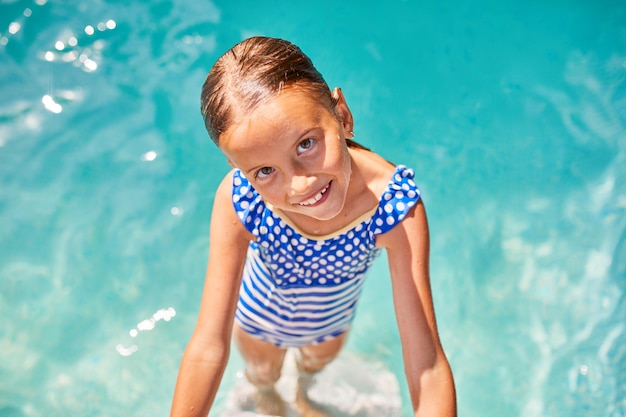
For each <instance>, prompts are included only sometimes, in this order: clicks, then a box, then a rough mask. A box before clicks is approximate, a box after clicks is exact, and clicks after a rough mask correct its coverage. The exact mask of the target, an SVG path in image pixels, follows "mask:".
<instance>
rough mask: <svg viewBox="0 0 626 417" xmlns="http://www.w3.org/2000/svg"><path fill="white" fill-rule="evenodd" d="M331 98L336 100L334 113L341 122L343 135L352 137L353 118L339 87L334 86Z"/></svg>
mask: <svg viewBox="0 0 626 417" xmlns="http://www.w3.org/2000/svg"><path fill="white" fill-rule="evenodd" d="M333 98H334V99H335V101H336V102H337V104H335V114H336V115H337V118H338V119H339V121H340V122H341V126H342V127H343V132H344V136H345V137H348V138H352V137H353V136H354V133H352V131H353V130H354V119H352V112H350V108H349V107H348V103H346V98H345V97H344V96H343V92H342V91H341V88H339V87H335V89H334V90H333Z"/></svg>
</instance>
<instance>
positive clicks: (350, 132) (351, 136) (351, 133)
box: [348, 130, 354, 139]
mask: <svg viewBox="0 0 626 417" xmlns="http://www.w3.org/2000/svg"><path fill="white" fill-rule="evenodd" d="M348 134H349V135H350V139H352V138H353V137H354V130H351V131H349V132H348Z"/></svg>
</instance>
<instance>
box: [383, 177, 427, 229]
mask: <svg viewBox="0 0 626 417" xmlns="http://www.w3.org/2000/svg"><path fill="white" fill-rule="evenodd" d="M414 176H415V173H414V172H413V170H412V169H410V168H407V167H406V166H404V165H398V166H397V167H396V171H395V172H394V174H393V176H392V177H391V180H390V181H389V184H387V188H386V189H385V191H384V192H383V195H382V198H381V199H380V202H379V204H378V210H376V213H375V214H374V216H372V223H371V228H372V229H371V231H372V233H373V234H374V235H380V234H383V233H385V232H388V231H389V230H391V229H392V228H393V227H394V226H395V225H397V224H398V223H400V222H401V221H402V220H403V219H404V218H405V217H406V215H407V214H408V213H409V211H410V210H411V208H412V207H413V206H415V205H416V204H417V202H418V201H419V199H420V190H419V188H418V187H417V185H415V182H414V181H413V177H414Z"/></svg>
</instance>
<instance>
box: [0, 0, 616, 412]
mask: <svg viewBox="0 0 626 417" xmlns="http://www.w3.org/2000/svg"><path fill="white" fill-rule="evenodd" d="M546 3H549V4H546ZM625 22H626V6H625V5H624V3H623V2H619V1H595V2H592V1H582V0H579V1H564V0H561V1H551V2H539V1H534V0H531V1H526V2H511V1H495V0H488V1H484V2H480V3H478V2H462V1H459V0H456V1H453V0H442V1H436V2H435V1H426V2H416V1H408V0H407V1H390V2H385V3H380V4H376V5H374V4H373V2H371V3H367V2H365V3H364V2H357V1H344V2H340V3H338V2H331V1H322V2H308V3H306V4H303V5H302V6H295V5H292V4H287V3H284V2H253V1H246V2H239V1H230V2H227V1H221V2H215V3H211V2H206V1H192V0H176V1H154V2H142V1H130V2H121V1H113V0H111V1H84V2H80V1H76V0H67V1H54V0H37V1H19V0H18V1H6V0H5V1H0V75H1V76H0V315H1V316H2V321H1V322H2V324H1V325H0V352H1V355H0V356H1V358H2V359H1V360H0V416H2V417H16V416H68V415H72V416H116V415H134V416H148V415H150V416H165V415H167V414H168V410H169V405H170V401H171V394H172V391H173V387H174V383H175V378H176V373H177V368H178V362H179V360H180V356H181V354H182V351H183V349H184V346H185V345H186V342H187V339H188V337H189V335H190V334H191V331H192V328H193V325H194V323H195V318H196V311H197V308H198V302H199V293H200V290H201V287H202V281H203V274H204V268H205V263H206V253H207V247H208V238H207V235H208V228H209V213H210V210H211V203H212V199H213V190H214V189H215V186H216V184H217V183H218V181H219V179H220V178H221V177H222V175H223V174H224V173H225V172H226V171H227V169H228V166H227V164H226V161H225V160H224V158H223V157H222V156H221V155H220V154H219V152H218V151H217V149H216V148H215V147H214V145H213V144H212V143H210V140H209V139H208V137H207V135H206V133H205V132H204V128H203V124H202V121H201V118H200V115H199V111H198V102H199V99H198V97H199V90H200V86H201V83H202V81H203V79H204V76H205V74H206V72H207V71H208V69H209V68H210V66H211V65H212V63H213V62H214V61H215V59H216V58H217V57H218V56H219V55H220V54H221V53H222V52H223V51H225V50H226V49H227V48H229V47H230V46H231V45H232V44H234V43H236V42H237V41H239V40H241V39H242V38H244V37H247V36H249V35H253V34H264V35H271V36H279V37H284V38H287V39H290V40H292V41H294V42H295V43H297V44H299V45H300V46H301V47H302V49H303V50H304V51H305V52H307V53H308V54H309V55H310V56H311V57H312V58H313V60H314V61H315V62H316V64H317V66H318V68H319V69H320V70H321V71H322V72H323V73H324V74H325V76H326V78H327V81H328V82H329V84H331V85H332V86H335V85H337V86H341V87H342V88H343V90H344V93H345V94H346V97H347V100H348V102H349V104H350V105H351V109H352V112H353V114H354V116H355V119H356V128H355V132H356V135H357V139H358V140H360V141H361V142H362V143H363V144H365V145H367V146H369V147H371V148H373V149H374V150H376V151H378V152H379V153H381V154H383V155H384V156H385V157H386V158H388V159H390V160H393V161H396V162H398V163H399V162H402V163H404V164H407V165H410V166H413V167H415V169H416V174H417V175H416V177H417V182H418V184H419V185H420V186H421V188H422V189H423V192H424V200H425V203H426V207H427V210H428V213H429V219H430V223H431V234H432V260H431V261H432V286H433V292H434V296H435V302H436V308H437V313H438V319H439V327H440V331H441V335H442V339H443V342H444V345H445V348H446V350H447V353H448V356H449V359H450V362H451V364H452V367H453V370H454V373H455V377H456V384H457V389H458V403H459V415H460V416H468V417H470V416H476V417H478V416H481V417H482V416H507V417H508V416H520V417H521V416H523V417H526V416H536V417H545V416H563V417H565V416H568V417H571V416H576V417H577V416H581V417H582V416H585V417H587V416H602V417H617V416H625V415H626V289H625V287H626V216H625V212H626V23H625ZM347 349H348V351H349V352H351V353H353V354H356V355H360V356H362V357H364V358H369V359H368V360H373V361H377V362H380V363H382V364H384V366H385V367H387V368H388V369H389V370H391V371H392V372H393V373H395V374H396V376H397V378H398V380H399V381H400V383H401V386H402V387H404V379H403V378H404V377H403V374H402V364H401V361H400V347H399V344H398V337H397V332H396V330H395V324H394V317H393V311H392V302H391V299H390V292H389V284H388V273H387V271H386V268H385V262H384V260H381V261H380V262H378V263H377V265H376V267H375V269H374V271H373V272H372V274H371V275H370V278H369V282H368V283H367V285H366V288H365V294H364V299H363V302H362V304H361V306H360V309H359V314H358V317H357V321H356V323H355V326H354V330H353V333H352V337H351V339H350V341H349V345H348V347H347ZM239 365H240V363H239V362H238V359H237V357H236V354H233V359H232V363H231V365H230V366H229V368H228V370H227V375H226V376H225V380H224V384H223V389H222V390H221V391H220V397H219V404H222V403H223V402H224V398H225V396H226V394H227V393H228V391H229V389H230V388H231V387H232V385H233V384H234V383H235V381H236V379H237V377H236V373H237V371H238V370H239ZM402 395H403V403H402V407H403V408H402V409H403V410H404V411H403V414H402V415H409V410H410V405H409V402H408V400H407V396H406V395H407V394H406V389H405V388H403V391H402ZM219 404H218V405H219ZM214 415H219V413H217V412H216V413H215V414H214Z"/></svg>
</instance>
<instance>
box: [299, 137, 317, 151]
mask: <svg viewBox="0 0 626 417" xmlns="http://www.w3.org/2000/svg"><path fill="white" fill-rule="evenodd" d="M314 143H315V142H314V140H313V139H311V138H306V139H304V140H303V141H301V142H300V143H298V153H303V152H306V151H308V150H309V149H311V148H312V147H313V145H314Z"/></svg>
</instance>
